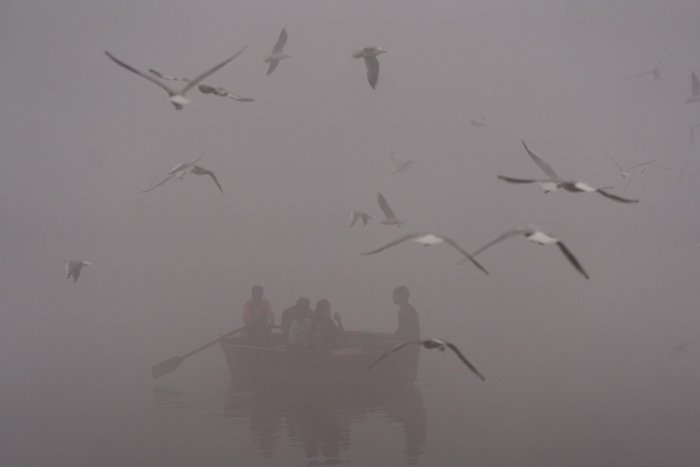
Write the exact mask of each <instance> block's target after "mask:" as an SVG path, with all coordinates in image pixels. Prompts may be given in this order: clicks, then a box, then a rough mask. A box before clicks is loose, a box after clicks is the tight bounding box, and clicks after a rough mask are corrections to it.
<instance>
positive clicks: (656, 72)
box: [627, 46, 668, 82]
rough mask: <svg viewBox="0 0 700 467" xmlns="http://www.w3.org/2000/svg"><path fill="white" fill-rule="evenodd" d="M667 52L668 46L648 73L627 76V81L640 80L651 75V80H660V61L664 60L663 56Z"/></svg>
mask: <svg viewBox="0 0 700 467" xmlns="http://www.w3.org/2000/svg"><path fill="white" fill-rule="evenodd" d="M666 52H668V46H666V48H665V49H664V51H663V53H662V54H661V57H659V59H658V60H657V61H656V65H655V66H654V68H652V69H651V70H649V71H644V72H642V73H637V74H636V75H632V76H628V77H627V79H632V78H641V77H642V76H646V75H651V80H652V81H654V82H657V81H659V80H660V79H661V68H660V66H661V61H662V60H663V59H664V55H666Z"/></svg>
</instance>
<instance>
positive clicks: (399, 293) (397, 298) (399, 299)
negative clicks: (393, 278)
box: [393, 285, 410, 305]
mask: <svg viewBox="0 0 700 467" xmlns="http://www.w3.org/2000/svg"><path fill="white" fill-rule="evenodd" d="M409 296H410V292H409V291H408V287H406V286H405V285H400V286H398V287H396V288H395V289H394V295H393V300H394V303H396V304H397V305H402V304H404V303H407V302H408V297H409Z"/></svg>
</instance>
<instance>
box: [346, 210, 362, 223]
mask: <svg viewBox="0 0 700 467" xmlns="http://www.w3.org/2000/svg"><path fill="white" fill-rule="evenodd" d="M360 217H361V213H360V211H355V210H354V209H353V210H352V211H350V223H349V224H348V227H352V226H353V225H355V223H356V222H357V219H359V218H360Z"/></svg>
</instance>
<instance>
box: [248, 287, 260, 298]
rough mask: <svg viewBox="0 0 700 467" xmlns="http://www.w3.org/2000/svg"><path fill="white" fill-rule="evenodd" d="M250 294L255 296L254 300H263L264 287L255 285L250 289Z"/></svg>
mask: <svg viewBox="0 0 700 467" xmlns="http://www.w3.org/2000/svg"><path fill="white" fill-rule="evenodd" d="M250 295H251V296H252V297H253V300H261V299H262V297H263V288H262V286H260V285H254V286H253V287H252V288H251V289H250Z"/></svg>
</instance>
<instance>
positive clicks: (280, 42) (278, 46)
mask: <svg viewBox="0 0 700 467" xmlns="http://www.w3.org/2000/svg"><path fill="white" fill-rule="evenodd" d="M286 43H287V29H286V28H282V31H280V35H279V37H278V38H277V42H276V43H275V46H274V47H273V48H272V53H273V54H280V53H282V49H283V48H284V44H286Z"/></svg>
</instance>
